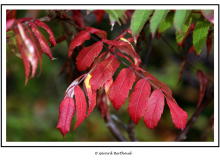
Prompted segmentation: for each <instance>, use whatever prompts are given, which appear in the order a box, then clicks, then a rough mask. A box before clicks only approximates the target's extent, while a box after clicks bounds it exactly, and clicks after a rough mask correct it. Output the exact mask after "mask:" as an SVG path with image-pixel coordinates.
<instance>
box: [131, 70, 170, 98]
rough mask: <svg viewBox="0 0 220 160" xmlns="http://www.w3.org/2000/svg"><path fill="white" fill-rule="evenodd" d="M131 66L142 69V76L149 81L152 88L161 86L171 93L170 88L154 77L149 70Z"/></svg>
mask: <svg viewBox="0 0 220 160" xmlns="http://www.w3.org/2000/svg"><path fill="white" fill-rule="evenodd" d="M132 68H134V69H136V70H139V71H142V72H143V74H144V76H145V77H146V78H147V79H148V80H149V81H150V82H151V86H152V87H153V89H158V88H163V89H164V90H165V91H166V92H168V93H169V94H170V95H172V91H171V89H170V88H169V87H168V86H167V85H166V84H165V83H163V82H161V81H159V80H158V79H157V78H156V77H154V76H153V75H152V74H150V73H149V72H147V71H145V70H143V69H142V68H140V67H138V66H132Z"/></svg>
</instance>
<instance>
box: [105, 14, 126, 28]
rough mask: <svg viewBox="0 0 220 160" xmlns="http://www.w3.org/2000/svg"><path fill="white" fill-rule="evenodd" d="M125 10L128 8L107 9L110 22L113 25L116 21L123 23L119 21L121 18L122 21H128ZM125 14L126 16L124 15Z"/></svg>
mask: <svg viewBox="0 0 220 160" xmlns="http://www.w3.org/2000/svg"><path fill="white" fill-rule="evenodd" d="M125 11H126V10H105V12H106V13H108V14H109V19H110V24H111V26H112V29H113V26H114V24H115V22H116V21H117V22H118V24H119V25H121V22H120V21H119V18H120V19H121V20H122V22H126V20H125V17H126V15H125ZM124 16H125V17H124Z"/></svg>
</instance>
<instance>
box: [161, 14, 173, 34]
mask: <svg viewBox="0 0 220 160" xmlns="http://www.w3.org/2000/svg"><path fill="white" fill-rule="evenodd" d="M173 17H174V12H172V11H170V12H169V13H168V14H167V16H166V17H165V18H164V19H163V21H162V22H161V24H160V26H159V28H158V33H162V32H164V31H165V30H167V29H168V28H169V27H170V26H172V24H173Z"/></svg>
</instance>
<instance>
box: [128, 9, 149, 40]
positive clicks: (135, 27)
mask: <svg viewBox="0 0 220 160" xmlns="http://www.w3.org/2000/svg"><path fill="white" fill-rule="evenodd" d="M152 12H153V10H136V11H135V12H134V13H133V15H132V19H131V26H130V29H131V33H132V35H133V36H134V37H135V40H136V39H137V38H136V37H137V35H138V34H139V33H140V31H141V30H142V28H143V27H144V24H145V23H146V21H147V20H148V18H149V16H150V15H151V14H152Z"/></svg>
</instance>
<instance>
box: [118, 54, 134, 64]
mask: <svg viewBox="0 0 220 160" xmlns="http://www.w3.org/2000/svg"><path fill="white" fill-rule="evenodd" d="M116 54H117V55H118V56H120V57H123V58H125V59H127V60H128V61H129V62H130V63H131V64H134V63H133V62H132V61H131V59H130V58H129V57H127V56H125V55H123V54H122V53H120V52H117V53H116Z"/></svg>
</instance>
